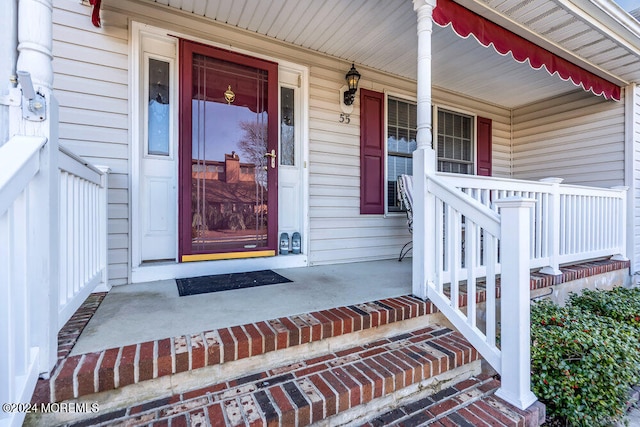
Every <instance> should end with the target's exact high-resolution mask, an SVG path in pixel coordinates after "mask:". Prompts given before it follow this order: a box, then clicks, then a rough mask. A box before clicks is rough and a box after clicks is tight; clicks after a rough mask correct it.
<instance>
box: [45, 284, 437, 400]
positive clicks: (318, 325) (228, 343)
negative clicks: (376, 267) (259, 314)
mask: <svg viewBox="0 0 640 427" xmlns="http://www.w3.org/2000/svg"><path fill="white" fill-rule="evenodd" d="M80 311H82V308H81V310H80ZM434 313H438V311H437V310H436V309H435V307H434V306H433V304H432V303H431V302H428V301H427V302H425V301H422V300H420V299H417V298H415V297H412V296H401V297H396V298H388V299H384V300H380V301H371V302H367V303H362V304H356V305H352V306H346V307H337V308H332V309H329V310H322V311H318V312H312V313H306V314H302V315H294V316H289V317H282V318H278V319H272V320H268V321H262V322H256V323H252V324H246V325H239V326H232V327H229V328H222V329H217V330H211V331H205V332H202V333H199V334H194V335H183V336H178V337H170V338H165V339H160V340H154V341H147V342H143V343H138V344H133V345H126V346H122V347H118V348H111V349H107V350H104V351H99V352H93V353H85V354H82V355H76V356H67V355H66V354H65V355H62V356H61V357H60V359H59V362H58V364H57V366H56V368H55V369H54V371H53V373H52V375H51V377H50V379H49V380H40V381H39V382H38V386H37V388H36V392H35V393H34V396H33V398H32V401H33V402H34V403H46V402H60V401H65V400H69V399H74V398H79V397H82V396H86V395H90V394H94V393H101V392H107V391H109V390H115V389H120V388H123V387H126V386H130V385H132V384H139V383H143V382H145V381H148V380H154V379H161V378H166V377H172V376H175V375H177V374H185V373H189V372H190V371H194V370H201V369H207V368H209V369H211V368H215V367H218V368H220V367H223V366H224V367H225V368H224V369H225V370H226V373H225V372H222V371H221V370H220V369H218V371H216V372H215V375H216V376H218V377H219V376H220V375H227V376H229V377H231V376H233V375H235V374H236V373H237V371H238V369H233V368H232V367H229V368H227V367H226V366H227V365H233V363H234V362H240V361H245V362H247V363H245V364H243V365H241V369H242V370H243V371H244V372H251V371H255V370H256V366H257V367H258V368H259V367H260V366H261V365H263V366H264V365H265V364H267V365H268V364H273V363H282V362H283V361H286V360H287V359H290V360H295V359H299V358H300V354H304V355H306V356H309V357H310V356H311V355H314V354H322V353H324V352H326V351H328V350H329V349H330V348H333V349H336V348H345V347H348V346H350V345H352V344H353V343H366V342H368V341H372V340H376V339H378V338H379V337H380V336H384V335H385V334H387V335H388V334H393V333H394V331H395V330H402V329H405V328H411V326H407V323H406V322H409V324H411V322H414V323H415V325H416V327H418V326H419V325H428V324H429V323H430V320H429V319H428V318H427V317H425V316H430V315H432V314H434ZM438 316H441V315H440V314H438ZM70 322H71V323H73V318H72V320H70ZM67 353H68V351H67ZM261 357H262V359H261Z"/></svg>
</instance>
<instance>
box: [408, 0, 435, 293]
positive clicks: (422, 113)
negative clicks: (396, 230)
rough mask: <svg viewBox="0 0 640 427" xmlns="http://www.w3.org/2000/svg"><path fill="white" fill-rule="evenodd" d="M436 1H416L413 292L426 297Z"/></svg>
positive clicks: (430, 272)
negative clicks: (416, 53) (416, 96)
mask: <svg viewBox="0 0 640 427" xmlns="http://www.w3.org/2000/svg"><path fill="white" fill-rule="evenodd" d="M435 7H436V0H413V8H414V10H415V11H416V13H417V15H418V79H417V86H418V87H417V95H418V105H417V124H418V134H417V143H418V145H417V148H416V150H415V151H414V152H413V176H414V178H413V182H414V184H413V188H414V192H415V197H414V205H413V209H414V216H413V218H414V220H413V266H412V267H413V285H412V291H413V294H414V295H415V296H417V297H419V298H422V299H426V298H427V283H429V282H433V281H434V278H435V272H436V265H435V256H434V254H435V239H433V238H428V236H435V235H436V233H435V224H436V221H435V218H434V212H435V199H434V197H433V196H432V195H430V194H428V193H427V189H426V174H427V173H433V172H435V170H436V155H435V151H434V149H433V136H432V124H431V34H432V32H433V21H432V12H433V9H434V8H435Z"/></svg>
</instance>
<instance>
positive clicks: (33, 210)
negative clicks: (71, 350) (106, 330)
mask: <svg viewBox="0 0 640 427" xmlns="http://www.w3.org/2000/svg"><path fill="white" fill-rule="evenodd" d="M52 12H53V6H52V0H19V4H18V61H17V66H16V70H17V71H27V72H29V73H30V74H31V80H32V82H33V87H34V90H35V91H36V92H37V93H39V94H41V95H43V96H44V99H45V102H46V112H45V115H44V117H45V119H44V120H42V121H33V120H27V119H25V118H24V117H23V115H22V112H21V111H15V110H14V111H12V116H13V117H14V118H15V116H16V115H17V116H18V120H15V119H12V127H13V128H14V129H12V130H11V132H12V134H21V135H37V136H44V137H45V138H47V143H46V144H45V146H44V148H43V149H42V152H41V154H40V155H41V166H40V172H39V173H38V174H37V175H36V177H35V178H34V180H33V182H32V184H31V187H30V200H32V203H31V206H29V215H30V219H29V224H31V225H32V226H31V227H30V230H29V231H28V234H29V247H30V248H31V250H30V251H31V252H30V255H29V260H30V266H32V267H30V268H29V277H28V279H27V282H28V286H29V295H30V298H31V303H32V306H31V309H32V313H33V316H32V317H31V319H30V320H31V332H30V336H31V341H32V344H33V345H34V346H36V347H38V348H39V352H40V357H39V372H40V373H41V375H43V376H44V377H47V376H48V375H49V372H50V370H51V369H52V368H53V366H54V365H55V362H56V359H57V348H58V338H57V337H58V329H57V326H58V281H59V277H58V262H59V261H58V257H57V254H58V253H59V247H58V235H57V230H58V224H59V222H58V203H59V200H58V197H59V196H58V173H59V172H58V107H57V102H56V100H55V98H54V97H53V96H52V85H53V66H52V59H53V55H52V52H51V48H52V44H53V36H52V33H53V24H52ZM28 102H29V101H28V100H27V99H25V98H24V97H22V103H23V104H24V103H28ZM12 108H15V107H12Z"/></svg>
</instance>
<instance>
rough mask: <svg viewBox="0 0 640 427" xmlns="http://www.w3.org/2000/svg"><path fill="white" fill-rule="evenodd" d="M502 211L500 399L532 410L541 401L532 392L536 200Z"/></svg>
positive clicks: (513, 202)
mask: <svg viewBox="0 0 640 427" xmlns="http://www.w3.org/2000/svg"><path fill="white" fill-rule="evenodd" d="M495 203H496V205H497V206H498V208H499V209H500V217H501V227H500V235H501V240H500V244H501V247H500V256H501V258H502V259H501V265H502V272H501V276H500V281H501V283H502V286H501V300H500V306H501V312H502V314H501V316H502V318H501V322H500V323H501V325H502V326H501V328H500V330H501V332H500V333H501V340H500V342H501V353H502V357H501V367H502V369H501V386H500V389H499V390H498V391H497V392H496V396H498V397H500V398H502V399H504V400H505V401H507V402H509V403H511V404H512V405H515V406H517V407H518V408H520V409H526V408H528V407H529V406H530V405H531V404H532V403H534V402H535V401H536V400H537V399H536V396H535V395H534V394H533V392H532V391H531V325H530V321H531V314H530V300H529V292H530V291H529V280H530V276H529V251H530V246H529V241H530V234H529V226H530V216H531V208H532V207H533V206H534V205H535V200H534V199H525V198H522V197H508V198H505V199H500V200H498V201H496V202H495Z"/></svg>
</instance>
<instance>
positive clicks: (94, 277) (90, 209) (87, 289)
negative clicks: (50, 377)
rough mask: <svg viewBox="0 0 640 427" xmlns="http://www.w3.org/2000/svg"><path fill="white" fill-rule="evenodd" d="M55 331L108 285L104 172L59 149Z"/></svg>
mask: <svg viewBox="0 0 640 427" xmlns="http://www.w3.org/2000/svg"><path fill="white" fill-rule="evenodd" d="M58 168H59V170H60V198H59V200H60V210H59V220H60V253H59V257H60V264H59V265H60V267H59V273H60V281H59V291H58V301H59V302H58V329H60V328H62V327H63V326H64V324H65V323H66V322H67V320H69V318H70V317H71V316H72V315H73V313H74V312H75V311H76V310H77V309H78V308H79V307H80V305H81V304H82V302H83V301H84V300H85V299H86V298H87V296H89V294H90V293H91V292H93V291H94V290H95V288H96V287H97V286H98V285H99V284H100V283H104V284H106V283H107V173H108V169H107V168H103V167H95V166H93V165H91V164H89V163H87V162H86V161H84V160H82V159H81V158H80V157H78V156H76V155H75V154H73V153H72V152H70V151H69V150H67V149H65V148H63V147H60V157H59V158H58Z"/></svg>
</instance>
